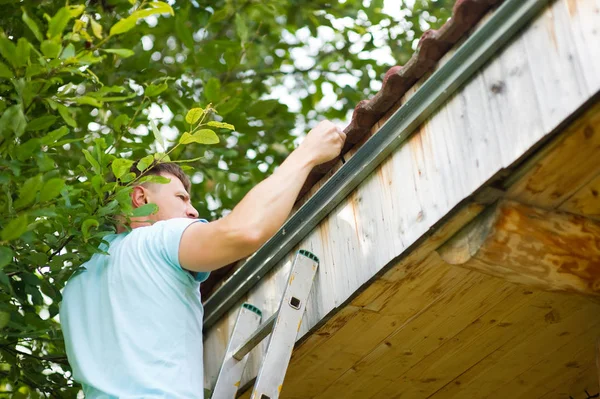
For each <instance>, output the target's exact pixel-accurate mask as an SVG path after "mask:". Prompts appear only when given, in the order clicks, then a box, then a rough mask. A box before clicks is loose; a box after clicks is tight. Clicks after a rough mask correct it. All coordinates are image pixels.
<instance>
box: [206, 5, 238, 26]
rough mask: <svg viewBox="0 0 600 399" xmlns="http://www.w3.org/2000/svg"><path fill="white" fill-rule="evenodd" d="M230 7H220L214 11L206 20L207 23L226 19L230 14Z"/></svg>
mask: <svg viewBox="0 0 600 399" xmlns="http://www.w3.org/2000/svg"><path fill="white" fill-rule="evenodd" d="M231 12H232V10H231V8H229V7H226V8H222V9H220V10H217V11H215V13H214V14H213V15H212V16H211V17H210V20H209V21H208V22H209V23H211V24H213V23H218V22H221V21H223V20H224V19H226V18H227V17H229V16H230V15H231Z"/></svg>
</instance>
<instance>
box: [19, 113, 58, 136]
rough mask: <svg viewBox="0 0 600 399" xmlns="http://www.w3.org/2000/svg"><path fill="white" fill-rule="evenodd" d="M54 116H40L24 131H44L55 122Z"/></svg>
mask: <svg viewBox="0 0 600 399" xmlns="http://www.w3.org/2000/svg"><path fill="white" fill-rule="evenodd" d="M56 119H57V118H56V116H54V115H44V116H40V117H39V118H36V119H34V120H32V121H31V122H29V123H28V124H27V126H26V127H25V131H27V132H35V131H37V130H44V129H47V128H49V127H50V126H52V125H53V124H54V122H56Z"/></svg>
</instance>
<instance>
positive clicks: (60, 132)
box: [40, 126, 69, 145]
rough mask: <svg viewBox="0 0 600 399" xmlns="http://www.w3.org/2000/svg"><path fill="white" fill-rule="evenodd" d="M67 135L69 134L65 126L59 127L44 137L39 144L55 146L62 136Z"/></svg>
mask: <svg viewBox="0 0 600 399" xmlns="http://www.w3.org/2000/svg"><path fill="white" fill-rule="evenodd" d="M67 134H69V128H68V127H66V126H61V127H59V128H58V129H56V130H53V131H51V132H50V133H48V134H47V135H46V136H44V137H43V138H42V139H41V141H40V142H41V144H43V145H51V144H55V143H56V142H57V141H58V140H60V139H61V138H62V137H63V136H65V135H67Z"/></svg>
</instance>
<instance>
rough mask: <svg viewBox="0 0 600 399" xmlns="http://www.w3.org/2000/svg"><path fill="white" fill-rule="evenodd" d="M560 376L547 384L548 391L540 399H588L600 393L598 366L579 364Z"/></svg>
mask: <svg viewBox="0 0 600 399" xmlns="http://www.w3.org/2000/svg"><path fill="white" fill-rule="evenodd" d="M579 360H581V359H579ZM573 366H575V365H573ZM560 377H561V378H558V379H557V380H554V381H552V382H551V383H549V384H548V385H547V386H546V389H547V390H548V392H546V393H545V394H543V395H542V396H540V397H539V399H573V398H575V399H579V398H581V399H588V398H590V397H592V398H593V397H594V395H598V388H596V367H595V366H593V365H585V364H582V365H580V364H577V365H576V367H572V368H569V369H568V370H567V372H566V373H564V374H562V375H561V376H560Z"/></svg>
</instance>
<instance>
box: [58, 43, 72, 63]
mask: <svg viewBox="0 0 600 399" xmlns="http://www.w3.org/2000/svg"><path fill="white" fill-rule="evenodd" d="M73 57H75V46H73V43H69V44H68V45H67V47H65V48H64V50H63V51H62V53H61V54H60V59H61V60H68V59H69V58H73Z"/></svg>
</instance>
